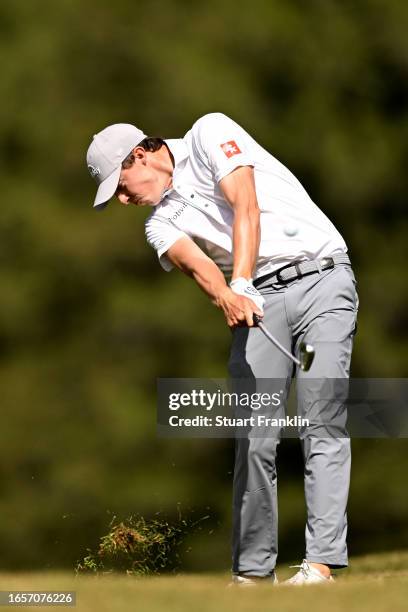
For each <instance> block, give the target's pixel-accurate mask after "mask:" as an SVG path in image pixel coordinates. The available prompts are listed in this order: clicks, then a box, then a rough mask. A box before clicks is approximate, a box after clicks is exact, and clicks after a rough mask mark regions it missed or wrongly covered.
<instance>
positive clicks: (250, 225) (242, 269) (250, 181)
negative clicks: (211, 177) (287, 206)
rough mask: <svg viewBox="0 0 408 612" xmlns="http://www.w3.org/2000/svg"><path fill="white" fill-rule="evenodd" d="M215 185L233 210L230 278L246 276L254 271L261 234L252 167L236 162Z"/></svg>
mask: <svg viewBox="0 0 408 612" xmlns="http://www.w3.org/2000/svg"><path fill="white" fill-rule="evenodd" d="M219 185H220V188H221V191H222V193H223V195H224V198H225V199H226V200H227V202H228V203H229V204H230V206H231V207H232V208H233V210H234V225H233V273H232V280H234V279H237V278H240V277H242V278H245V279H247V280H249V279H251V278H252V277H253V274H254V271H255V266H256V260H257V257H258V249H259V242H260V236H261V230H260V211H259V206H258V201H257V198H256V191H255V179H254V170H253V168H252V167H251V166H240V167H239V168H236V169H235V170H233V171H232V172H230V174H227V176H225V177H224V178H223V179H222V180H221V181H220V183H219Z"/></svg>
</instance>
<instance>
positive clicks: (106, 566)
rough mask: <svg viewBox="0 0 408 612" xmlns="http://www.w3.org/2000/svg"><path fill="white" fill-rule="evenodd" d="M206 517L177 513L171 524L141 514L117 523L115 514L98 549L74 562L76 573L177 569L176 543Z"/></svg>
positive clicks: (142, 572)
mask: <svg viewBox="0 0 408 612" xmlns="http://www.w3.org/2000/svg"><path fill="white" fill-rule="evenodd" d="M208 518H209V516H204V517H202V518H200V519H199V520H197V521H195V522H189V521H187V520H186V519H184V518H182V517H181V515H179V518H178V521H177V522H176V523H173V524H172V523H169V522H168V521H167V520H165V519H151V520H149V521H148V520H146V519H145V518H144V517H143V516H131V517H129V518H128V519H126V520H125V521H121V522H119V523H117V522H116V517H114V518H113V520H112V521H111V523H110V526H109V527H110V529H109V532H108V533H107V534H106V535H104V536H103V537H102V538H101V539H100V543H99V547H98V550H97V551H96V552H92V551H91V550H89V549H88V553H89V554H88V555H87V556H86V557H84V559H83V560H82V561H79V562H78V563H77V565H76V568H75V572H76V573H77V574H79V573H94V574H106V573H111V572H121V573H126V574H128V575H134V576H147V575H154V574H156V575H157V574H160V573H161V572H164V571H176V570H177V568H178V566H179V554H178V548H179V546H180V545H181V543H182V542H183V540H184V538H185V537H186V536H187V534H189V533H190V532H191V531H192V529H193V528H194V527H195V526H196V525H197V524H198V523H200V522H202V521H203V520H206V519H208Z"/></svg>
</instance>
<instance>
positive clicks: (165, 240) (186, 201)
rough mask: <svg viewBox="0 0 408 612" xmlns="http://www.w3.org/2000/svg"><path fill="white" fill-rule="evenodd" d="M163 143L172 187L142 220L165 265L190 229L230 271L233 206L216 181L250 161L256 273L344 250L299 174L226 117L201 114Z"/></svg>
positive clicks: (168, 264)
mask: <svg viewBox="0 0 408 612" xmlns="http://www.w3.org/2000/svg"><path fill="white" fill-rule="evenodd" d="M166 144H167V145H168V147H169V148H170V150H171V152H172V153H173V155H174V159H175V168H174V172H173V188H172V189H171V190H169V191H168V192H166V194H165V196H164V198H163V199H162V201H161V202H160V204H158V205H157V206H155V208H154V210H153V212H152V214H151V215H150V216H149V217H148V218H147V220H146V225H145V230H146V238H147V240H148V242H149V244H150V245H151V246H152V247H153V248H154V249H156V251H157V254H158V256H159V260H160V263H161V265H162V266H163V268H164V269H165V270H167V271H169V270H171V269H172V267H173V266H172V264H171V262H170V261H169V259H168V258H167V257H166V251H167V250H168V249H169V248H170V247H171V246H172V245H173V244H174V243H175V242H176V241H177V240H179V239H180V238H182V237H184V236H188V237H190V238H191V239H192V240H194V241H195V242H196V243H197V244H198V245H199V246H200V247H201V249H202V250H203V251H204V252H205V253H206V254H207V255H208V256H209V257H210V258H211V259H212V260H213V261H215V263H216V264H217V265H218V266H219V268H220V269H221V270H222V272H223V273H224V274H225V276H226V277H227V278H228V277H229V276H230V275H231V273H232V263H233V259H232V225H233V221H234V211H233V209H232V208H231V206H230V205H229V204H228V202H227V201H226V200H225V198H224V197H223V195H222V192H221V189H220V187H219V185H218V183H219V182H220V181H221V179H222V178H223V177H224V176H226V175H227V174H229V173H230V172H232V171H233V170H234V169H235V168H237V167H239V166H252V167H253V168H254V176H255V188H256V195H257V200H258V205H259V209H260V211H261V214H260V226H261V241H260V246H259V253H258V259H257V262H256V273H255V274H254V277H255V278H257V277H259V276H262V275H263V274H267V273H269V272H271V271H273V270H274V269H277V268H280V267H281V266H284V265H285V264H288V263H290V262H291V261H293V260H294V259H313V258H316V257H325V256H328V255H330V254H331V253H345V252H347V246H346V244H345V242H344V240H343V238H342V237H341V235H340V234H339V232H338V231H337V230H336V228H335V227H334V225H333V224H332V223H331V222H330V221H329V219H328V218H327V217H326V215H325V214H324V213H323V212H322V211H321V210H320V209H319V208H318V207H317V206H316V204H315V203H314V202H313V201H312V200H311V199H310V197H309V196H308V194H307V193H306V191H305V189H304V188H303V187H302V185H301V184H300V183H299V181H298V180H297V179H296V177H295V176H294V175H293V174H292V173H291V172H290V171H289V170H288V169H287V168H286V167H285V166H284V165H283V164H281V163H280V162H279V161H278V160H277V159H276V158H275V157H273V155H271V154H270V153H268V152H267V151H266V150H265V149H263V148H262V147H261V146H260V145H259V144H258V143H257V142H255V140H254V139H253V138H252V137H251V136H250V135H249V134H248V133H247V132H245V130H243V129H242V127H240V126H239V125H238V124H237V123H235V121H233V120H232V119H230V118H229V117H226V116H225V115H223V114H221V113H211V114H209V115H205V116H204V117H201V118H200V119H199V120H198V121H196V123H195V124H194V125H193V127H192V128H191V130H190V131H189V132H187V134H186V135H185V136H184V138H182V139H174V140H166Z"/></svg>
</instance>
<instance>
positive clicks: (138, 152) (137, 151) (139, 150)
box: [132, 147, 146, 163]
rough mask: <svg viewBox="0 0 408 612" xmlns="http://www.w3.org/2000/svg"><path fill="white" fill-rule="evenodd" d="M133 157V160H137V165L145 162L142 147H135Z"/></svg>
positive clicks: (144, 152) (144, 153)
mask: <svg viewBox="0 0 408 612" xmlns="http://www.w3.org/2000/svg"><path fill="white" fill-rule="evenodd" d="M132 153H133V155H134V156H135V160H136V161H137V160H139V163H140V162H142V163H145V162H146V151H145V150H144V148H143V147H135V148H134V149H133V151H132Z"/></svg>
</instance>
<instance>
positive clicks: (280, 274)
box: [253, 253, 351, 289]
mask: <svg viewBox="0 0 408 612" xmlns="http://www.w3.org/2000/svg"><path fill="white" fill-rule="evenodd" d="M336 264H348V265H351V262H350V259H349V256H348V255H346V253H335V254H334V255H330V256H329V257H322V258H321V259H306V260H296V261H292V262H291V263H290V264H288V265H287V266H283V267H282V268H279V269H278V270H274V272H271V273H270V274H264V275H263V276H260V277H259V278H256V279H255V280H254V281H253V285H254V287H256V288H257V289H258V288H259V287H260V286H262V285H264V283H266V282H268V283H270V281H271V280H272V279H275V280H274V281H273V282H275V283H281V284H285V283H289V282H290V281H292V280H296V279H298V278H302V277H303V276H306V275H308V274H315V273H316V272H321V271H323V270H330V269H331V268H334V266H335V265H336Z"/></svg>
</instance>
